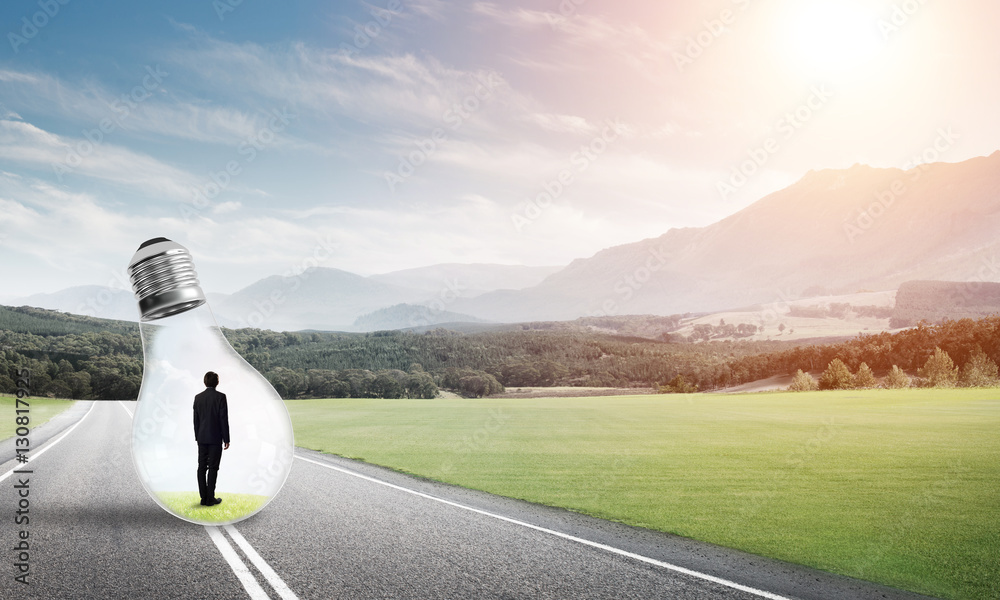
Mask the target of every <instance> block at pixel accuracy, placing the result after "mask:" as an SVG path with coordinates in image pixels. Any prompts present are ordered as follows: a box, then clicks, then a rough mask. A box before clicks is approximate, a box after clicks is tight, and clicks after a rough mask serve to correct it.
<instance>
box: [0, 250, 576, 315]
mask: <svg viewBox="0 0 1000 600" xmlns="http://www.w3.org/2000/svg"><path fill="white" fill-rule="evenodd" d="M556 269H558V267H521V266H512V265H491V264H469V265H463V264H443V265H432V266H429V267H423V268H419V269H408V270H405V271H396V272H394V273H386V274H383V275H374V276H371V277H362V276H360V275H356V274H354V273H349V272H347V271H342V270H338V269H326V268H315V269H309V270H308V271H306V272H305V273H303V274H302V275H300V276H298V277H281V276H273V277H268V278H265V279H262V280H260V281H258V282H256V283H254V284H252V285H250V286H247V287H246V288H244V289H242V290H240V291H238V292H236V293H235V294H216V293H208V294H207V295H208V300H209V304H210V305H211V307H212V310H213V313H214V314H215V318H216V320H217V321H218V322H219V325H222V326H223V327H233V328H237V327H246V326H254V327H263V328H269V329H286V330H296V329H318V330H354V329H356V328H355V325H354V323H355V321H356V320H357V319H358V318H359V317H362V316H364V315H369V313H373V312H376V311H382V309H388V308H389V307H393V306H396V305H400V304H405V305H406V306H407V307H411V308H405V309H396V310H394V311H388V312H378V314H374V315H370V316H369V317H367V318H366V319H367V320H365V321H364V322H363V323H362V324H360V325H358V327H360V328H361V329H363V330H370V329H393V328H406V327H411V326H413V325H412V324H411V321H413V320H414V319H416V321H417V323H418V324H423V323H424V322H425V321H426V322H427V324H432V325H435V324H438V323H444V322H449V321H450V322H458V321H464V322H470V323H471V322H477V321H480V319H478V318H477V317H475V316H472V315H466V314H461V313H457V312H453V311H450V310H448V306H449V304H450V303H451V302H452V301H453V300H455V299H457V298H459V297H472V296H475V295H477V294H482V293H484V292H487V291H491V290H495V289H502V288H510V289H517V288H521V287H527V286H530V285H534V284H537V283H538V282H539V281H542V280H543V279H544V278H545V276H547V275H548V274H550V273H551V272H552V271H554V270H556ZM7 303H8V304H10V305H14V306H20V305H28V306H36V307H39V308H48V309H51V310H58V311H62V312H69V313H74V314H82V315H90V316H96V317H101V318H106V319H124V320H131V321H136V320H138V318H139V312H138V309H137V307H136V301H135V297H134V296H133V294H132V292H131V291H124V290H121V289H114V288H110V287H105V286H80V287H74V288H67V289H65V290H62V291H59V292H55V293H52V294H35V295H33V296H28V297H25V298H11V299H10V300H9V301H8V302H7ZM404 313H405V314H404ZM428 315H429V318H428Z"/></svg>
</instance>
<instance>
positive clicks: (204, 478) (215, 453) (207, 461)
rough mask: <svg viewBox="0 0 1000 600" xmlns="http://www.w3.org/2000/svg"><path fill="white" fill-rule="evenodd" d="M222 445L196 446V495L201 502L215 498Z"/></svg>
mask: <svg viewBox="0 0 1000 600" xmlns="http://www.w3.org/2000/svg"><path fill="white" fill-rule="evenodd" d="M221 460H222V444H198V493H199V494H201V499H202V500H210V499H212V498H215V481H216V479H217V478H218V476H219V461H221Z"/></svg>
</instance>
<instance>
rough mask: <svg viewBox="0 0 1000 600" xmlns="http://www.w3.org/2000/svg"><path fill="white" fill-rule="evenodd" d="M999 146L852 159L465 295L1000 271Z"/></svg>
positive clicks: (504, 298) (702, 303)
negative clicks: (694, 222) (527, 282)
mask: <svg viewBox="0 0 1000 600" xmlns="http://www.w3.org/2000/svg"><path fill="white" fill-rule="evenodd" d="M998 231H1000V152H998V153H995V154H993V155H992V156H990V157H983V158H976V159H972V160H969V161H965V162H962V163H954V164H949V163H935V164H931V165H924V166H922V167H918V168H915V169H912V170H910V171H903V170H900V169H876V168H872V167H866V166H861V165H855V166H854V167H851V168H850V169H845V170H823V171H810V172H809V173H808V174H806V175H805V177H803V178H802V179H801V180H800V181H798V182H797V183H795V184H793V185H791V186H790V187H788V188H785V189H783V190H781V191H778V192H775V193H774V194H771V195H769V196H767V197H765V198H763V199H761V200H760V201H758V202H756V203H754V204H752V205H751V206H749V207H747V208H745V209H743V210H741V211H739V212H737V213H736V214H734V215H732V216H730V217H728V218H726V219H723V220H721V221H719V222H718V223H715V224H713V225H709V226H707V227H702V228H686V229H672V230H670V231H668V232H667V233H665V234H664V235H662V236H660V237H658V238H652V239H647V240H643V241H640V242H636V243H633V244H626V245H623V246H617V247H614V248H609V249H606V250H602V251H601V252H598V253H597V254H595V255H594V256H593V257H591V258H587V259H578V260H576V261H573V262H572V263H571V264H570V265H569V266H568V267H566V268H565V269H563V270H561V271H559V272H557V273H555V274H553V275H550V276H549V277H548V278H546V279H545V280H544V281H543V282H542V283H540V284H539V285H537V286H534V287H531V288H528V289H524V290H519V291H496V292H490V293H487V294H483V295H481V296H478V297H476V298H471V299H460V300H458V301H456V302H455V303H454V304H453V305H452V306H451V307H449V308H450V309H451V310H455V311H458V312H463V313H469V314H474V315H477V316H479V317H482V318H487V319H492V320H496V321H506V322H517V321H527V320H567V319H573V318H577V317H580V316H585V315H603V314H612V315H613V314H643V313H649V314H655V315H670V314H677V313H684V312H709V311H718V310H723V309H727V308H733V307H738V306H750V305H754V304H770V303H781V302H786V301H787V300H789V299H794V298H797V297H799V296H800V295H801V294H803V292H805V291H806V290H808V289H810V288H820V287H821V288H824V289H825V290H826V293H829V294H843V293H852V292H856V291H859V290H865V289H867V290H893V289H896V288H898V287H899V285H900V284H901V283H903V282H904V281H909V280H914V279H943V280H959V281H963V280H972V281H983V280H986V281H996V280H1000V263H998V262H997V257H998V256H1000V237H998V236H997V232H998Z"/></svg>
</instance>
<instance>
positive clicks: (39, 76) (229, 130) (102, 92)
mask: <svg viewBox="0 0 1000 600" xmlns="http://www.w3.org/2000/svg"><path fill="white" fill-rule="evenodd" d="M153 74H156V77H153V76H152V75H153ZM172 76H173V75H172V74H171V71H169V70H163V69H161V68H160V66H159V65H156V66H150V67H147V69H145V70H141V71H138V72H136V73H135V79H134V83H133V85H132V86H131V87H124V88H121V89H118V90H111V89H109V88H107V87H106V86H104V85H101V84H98V83H95V82H70V81H66V80H63V79H59V78H56V77H53V76H51V75H48V74H44V73H28V72H21V71H10V70H7V71H0V81H3V82H5V83H7V84H8V85H6V86H5V87H4V90H3V92H2V94H0V98H2V101H3V102H4V105H5V106H6V105H9V106H12V107H14V108H16V109H18V110H20V111H21V112H23V113H25V114H29V113H36V114H37V113H42V114H45V115H50V116H59V117H63V118H69V119H72V120H73V121H74V122H76V123H79V124H80V126H81V127H82V129H84V130H92V129H96V128H98V127H99V126H100V123H101V121H103V120H108V119H110V121H111V122H112V123H113V124H114V128H115V130H116V131H112V132H110V133H109V134H108V135H110V136H122V135H125V134H124V133H122V131H125V132H130V133H133V134H134V133H152V134H156V135H162V136H165V137H170V138H179V139H185V140H191V141H197V142H204V143H211V144H229V145H234V146H235V145H236V144H237V143H239V142H240V141H242V140H243V139H245V138H247V137H248V136H250V135H253V134H254V133H255V132H257V131H259V130H260V129H261V128H263V127H264V126H265V124H266V122H267V119H268V116H267V115H266V114H263V113H255V112H250V111H245V110H238V109H235V108H232V107H219V106H213V105H211V104H210V103H208V102H205V101H202V100H198V99H195V98H186V99H185V97H184V95H183V94H179V93H174V92H172V91H171V90H172V88H173V87H175V86H172V85H171V84H172V83H173V82H172V81H171V77H172ZM157 79H159V80H161V81H160V83H157Z"/></svg>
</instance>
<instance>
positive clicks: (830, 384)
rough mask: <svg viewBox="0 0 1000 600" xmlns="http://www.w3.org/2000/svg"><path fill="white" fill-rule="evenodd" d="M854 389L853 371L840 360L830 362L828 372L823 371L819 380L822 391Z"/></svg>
mask: <svg viewBox="0 0 1000 600" xmlns="http://www.w3.org/2000/svg"><path fill="white" fill-rule="evenodd" d="M852 387H854V375H851V370H850V369H848V368H847V365H845V364H844V361H842V360H840V359H839V358H835V359H833V360H832V361H830V364H829V365H828V366H827V367H826V371H823V374H822V375H821V376H820V378H819V389H821V390H849V389H851V388H852Z"/></svg>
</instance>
